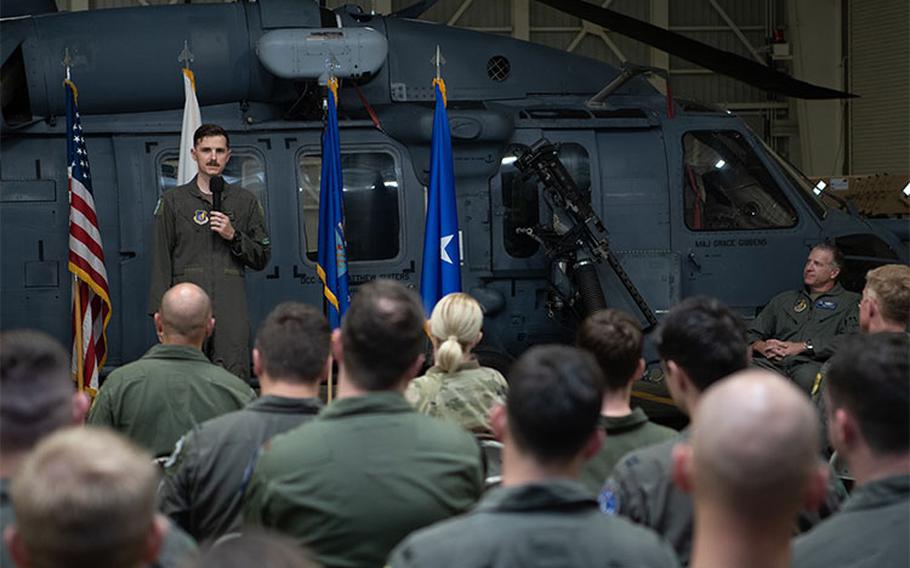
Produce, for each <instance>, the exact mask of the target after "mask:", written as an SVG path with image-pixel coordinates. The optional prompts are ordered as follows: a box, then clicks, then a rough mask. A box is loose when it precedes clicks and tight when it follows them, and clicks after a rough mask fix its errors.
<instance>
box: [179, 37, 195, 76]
mask: <svg viewBox="0 0 910 568" xmlns="http://www.w3.org/2000/svg"><path fill="white" fill-rule="evenodd" d="M194 60H195V58H194V57H193V52H192V51H190V46H189V43H188V42H187V41H186V40H183V51H181V52H180V54H179V55H178V56H177V61H179V62H180V63H183V68H184V69H189V68H190V63H192V62H193V61H194Z"/></svg>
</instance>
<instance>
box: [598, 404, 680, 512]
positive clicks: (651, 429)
mask: <svg viewBox="0 0 910 568" xmlns="http://www.w3.org/2000/svg"><path fill="white" fill-rule="evenodd" d="M600 426H601V428H603V429H604V432H605V433H606V435H607V437H606V439H605V440H604V443H603V445H602V446H601V447H600V451H598V452H597V454H595V455H594V457H592V458H591V459H589V460H588V461H587V462H585V464H584V465H583V466H582V468H581V482H582V483H584V484H585V486H586V487H587V488H588V489H589V490H590V491H591V492H592V493H593V494H594V495H597V494H598V493H599V492H600V489H601V488H602V487H603V485H604V481H606V480H607V478H608V477H610V473H612V472H613V468H614V467H615V466H616V464H617V463H618V462H619V460H620V459H622V457H623V456H624V455H626V454H628V453H629V452H631V451H632V450H637V449H638V448H644V447H646V446H651V445H653V444H657V443H658V442H663V441H664V440H669V439H670V438H674V437H676V435H677V432H676V430H673V429H672V428H667V427H666V426H661V425H660V424H655V423H653V422H651V421H649V420H648V415H647V414H645V411H644V410H642V409H641V408H640V407H636V408H635V409H633V410H632V414H629V415H627V416H601V417H600Z"/></svg>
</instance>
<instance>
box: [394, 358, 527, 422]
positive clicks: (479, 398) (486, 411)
mask: <svg viewBox="0 0 910 568" xmlns="http://www.w3.org/2000/svg"><path fill="white" fill-rule="evenodd" d="M508 388H509V385H508V383H506V380H505V378H503V376H502V375H501V374H500V373H499V371H497V370H496V369H491V368H489V367H481V366H480V364H479V363H478V362H477V361H466V362H463V363H462V364H461V365H459V366H458V368H457V369H455V371H454V372H453V373H446V372H445V371H443V370H442V369H440V368H439V367H436V366H434V367H430V369H429V370H427V374H426V375H424V376H422V377H418V378H416V379H414V380H413V381H411V384H410V385H408V389H407V391H406V392H405V398H407V399H408V402H410V403H411V404H412V405H414V408H416V409H417V411H418V412H422V413H423V414H429V415H430V416H436V417H439V418H443V419H445V420H448V421H450V422H454V423H456V424H460V425H461V427H462V428H464V429H465V430H467V431H469V432H472V433H474V434H492V430H491V429H490V409H491V408H493V406H495V405H497V404H504V403H505V399H506V391H507V390H508Z"/></svg>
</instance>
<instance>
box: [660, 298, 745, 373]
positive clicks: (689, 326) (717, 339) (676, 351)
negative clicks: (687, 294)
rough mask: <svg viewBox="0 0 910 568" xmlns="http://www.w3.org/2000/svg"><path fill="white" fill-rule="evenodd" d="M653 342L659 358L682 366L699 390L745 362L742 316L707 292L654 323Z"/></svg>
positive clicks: (674, 308)
mask: <svg viewBox="0 0 910 568" xmlns="http://www.w3.org/2000/svg"><path fill="white" fill-rule="evenodd" d="M654 343H655V346H656V347H657V352H658V354H660V358H661V359H662V360H664V361H673V362H675V363H676V364H677V365H679V366H680V367H682V368H683V370H685V371H686V374H688V375H689V378H690V379H691V380H692V382H693V383H694V385H695V387H696V388H698V389H699V390H700V391H704V390H705V389H707V388H708V387H709V386H711V385H712V384H714V383H716V382H717V381H719V380H720V379H722V378H724V377H726V376H727V375H730V374H732V373H735V372H736V371H739V370H742V369H745V368H746V365H748V362H749V358H748V347H747V346H748V344H747V342H746V326H745V325H744V324H743V321H742V319H741V318H740V317H739V316H737V315H736V314H735V313H733V312H732V311H731V310H730V308H728V307H727V306H725V305H724V304H723V303H722V302H720V301H719V300H716V299H714V298H709V297H707V296H693V297H691V298H687V299H685V300H683V301H682V302H680V303H679V304H677V305H676V306H674V307H673V309H671V310H670V313H669V314H668V315H667V317H666V319H664V320H663V321H662V322H661V323H660V325H659V326H658V328H657V331H656V332H655V335H654Z"/></svg>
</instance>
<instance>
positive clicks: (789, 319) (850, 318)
mask: <svg viewBox="0 0 910 568" xmlns="http://www.w3.org/2000/svg"><path fill="white" fill-rule="evenodd" d="M859 300H860V295H859V294H857V293H855V292H848V291H847V290H845V289H844V288H843V286H841V285H840V284H835V285H834V288H832V289H831V290H829V291H827V292H824V293H821V294H809V292H808V291H807V290H806V289H805V288H801V289H799V290H792V291H789V292H784V293H782V294H778V295H777V296H775V297H774V298H772V299H771V301H770V302H768V305H767V306H765V308H764V309H763V310H762V311H761V313H760V314H758V317H757V318H755V319H754V320H753V321H752V324H751V325H750V326H749V330H748V332H747V334H746V339H747V341H748V342H749V343H750V344H752V343H754V342H756V341H759V340H761V341H765V340H768V339H779V340H781V341H796V342H803V341H811V342H812V346H813V348H814V353H812V354H809V353H806V352H804V353H800V354H799V355H794V356H792V357H787V358H785V359H783V360H782V361H771V360H769V359H765V358H764V357H761V356H760V355H756V356H755V358H754V359H753V361H754V362H755V364H756V365H758V366H761V367H766V368H770V369H773V370H776V371H777V372H779V373H783V374H785V375H787V376H789V377H791V378H792V379H793V380H794V381H795V382H796V383H797V384H799V386H800V387H802V388H803V390H805V391H806V392H809V391H810V390H811V388H812V385H813V383H814V382H815V377H816V376H817V375H818V371H819V369H820V368H821V364H822V362H824V361H826V360H827V359H828V358H829V357H831V355H833V354H834V349H835V347H836V342H835V337H837V336H839V335H843V334H845V333H853V332H855V331H857V330H858V329H859Z"/></svg>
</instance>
